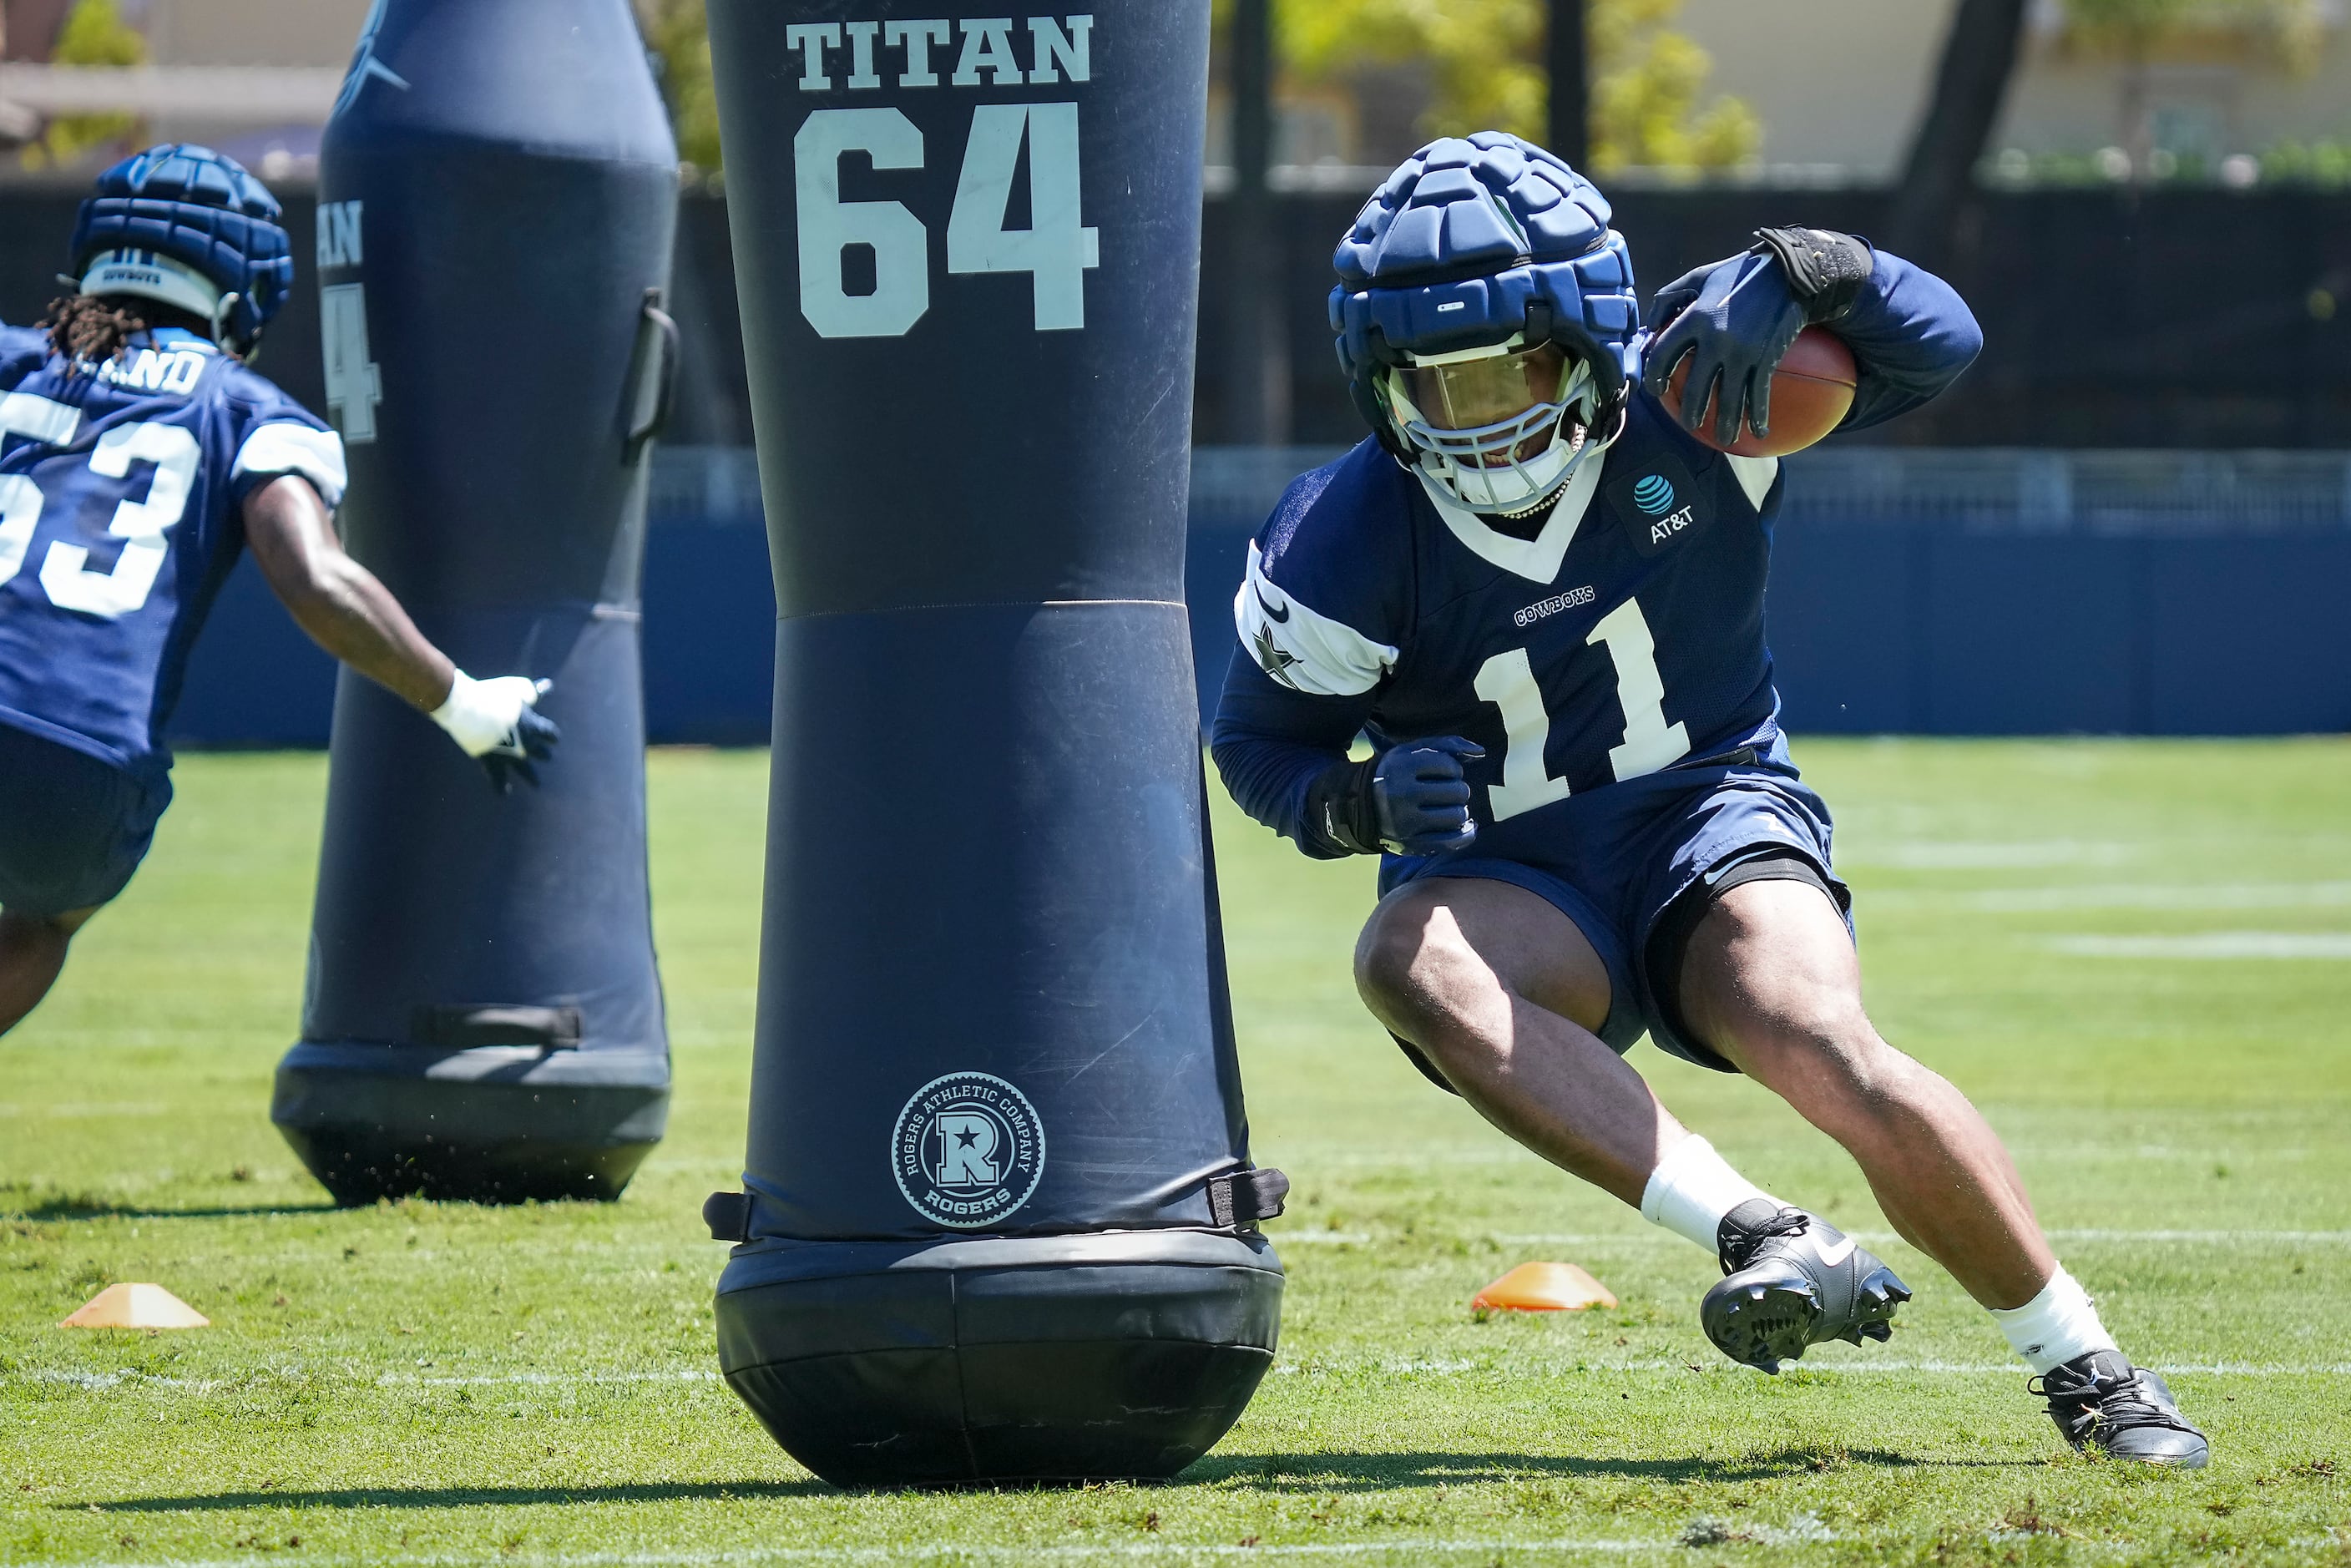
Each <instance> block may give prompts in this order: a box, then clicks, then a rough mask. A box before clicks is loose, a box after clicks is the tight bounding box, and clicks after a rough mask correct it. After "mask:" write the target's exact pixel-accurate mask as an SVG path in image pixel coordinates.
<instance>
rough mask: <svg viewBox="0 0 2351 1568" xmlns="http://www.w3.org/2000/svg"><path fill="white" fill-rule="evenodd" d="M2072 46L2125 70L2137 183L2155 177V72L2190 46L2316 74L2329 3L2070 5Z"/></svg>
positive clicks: (2128, 145) (2117, 1) (2166, 0)
mask: <svg viewBox="0 0 2351 1568" xmlns="http://www.w3.org/2000/svg"><path fill="white" fill-rule="evenodd" d="M2062 3H2063V5H2064V16H2065V35H2066V39H2065V41H2066V43H2067V45H2068V46H2069V47H2074V48H2078V49H2084V50H2086V51H2091V52H2096V53H2103V54H2106V55H2109V56H2112V57H2115V58H2116V59H2118V60H2120V62H2121V63H2122V66H2123V86H2122V100H2121V106H2120V109H2121V116H2120V118H2121V125H2120V133H2121V141H2122V147H2123V151H2124V152H2126V153H2127V154H2128V155H2129V157H2130V177H2131V181H2132V183H2134V184H2139V183H2145V182H2146V181H2147V178H2148V176H2149V175H2150V174H2151V173H2152V172H2154V162H2155V151H2156V148H2155V102H2154V92H2153V86H2154V69H2153V68H2154V66H2155V64H2156V62H2157V61H2158V59H2160V58H2162V57H2164V56H2165V55H2167V54H2168V53H2170V52H2173V51H2176V50H2180V49H2183V48H2187V49H2194V50H2202V51H2209V50H2210V49H2211V48H2212V47H2214V46H2216V45H2217V46H2219V47H2222V48H2224V49H2229V50H2232V51H2244V50H2252V51H2254V52H2258V53H2260V54H2262V55H2266V56H2267V57H2270V58H2271V59H2273V61H2274V62H2275V63H2277V64H2279V65H2281V66H2283V67H2284V68H2286V69H2287V70H2289V71H2293V72H2294V73H2296V74H2304V73H2307V72H2308V71H2310V70H2312V69H2314V68H2315V67H2316V65H2317V63H2318V56H2319V51H2320V49H2321V48H2322V47H2324V45H2325V26H2326V20H2327V17H2326V11H2327V6H2326V5H2325V0H2062Z"/></svg>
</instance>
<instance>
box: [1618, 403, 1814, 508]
mask: <svg viewBox="0 0 2351 1568" xmlns="http://www.w3.org/2000/svg"><path fill="white" fill-rule="evenodd" d="M1607 463H1608V468H1607V473H1608V479H1609V482H1610V484H1611V485H1612V486H1614V485H1615V484H1617V483H1620V482H1622V481H1623V480H1624V479H1625V476H1632V477H1633V482H1634V483H1636V484H1637V483H1639V482H1640V481H1641V480H1643V479H1647V478H1649V477H1650V476H1652V475H1654V476H1656V477H1657V478H1658V479H1660V480H1663V481H1664V482H1666V483H1667V484H1669V485H1671V486H1673V487H1674V488H1675V489H1677V490H1678V489H1680V488H1681V487H1682V486H1681V484H1680V483H1679V481H1680V480H1681V479H1682V478H1683V477H1684V476H1687V479H1688V481H1689V482H1690V483H1691V484H1693V485H1695V486H1701V487H1713V488H1715V489H1716V490H1717V491H1718V493H1719V494H1720V495H1722V496H1723V497H1726V498H1729V497H1737V498H1739V499H1740V500H1742V501H1743V502H1744V503H1745V505H1746V507H1748V509H1749V510H1750V511H1753V512H1756V513H1759V514H1761V513H1762V512H1764V511H1766V510H1768V509H1769V504H1770V498H1771V495H1772V492H1773V489H1774V487H1775V486H1776V485H1777V482H1778V480H1779V476H1780V460H1779V459H1778V458H1776V457H1734V456H1731V455H1729V453H1725V452H1719V451H1717V450H1716V449H1715V448H1713V447H1711V446H1708V444H1706V443H1704V442H1703V441H1700V440H1699V439H1698V437H1697V436H1695V435H1692V434H1690V433H1689V432H1688V431H1687V429H1685V428H1683V425H1682V423H1681V421H1680V420H1678V419H1677V418H1675V417H1674V415H1673V413H1672V411H1671V410H1669V409H1667V407H1666V405H1665V404H1664V403H1663V402H1659V401H1658V400H1657V397H1656V393H1654V392H1650V391H1649V389H1648V388H1646V387H1636V388H1635V389H1634V392H1633V395H1632V397H1631V398H1629V399H1627V400H1626V402H1625V428H1624V431H1623V433H1622V434H1619V435H1618V436H1617V438H1616V440H1615V442H1614V444H1613V445H1612V446H1611V447H1610V449H1609V452H1608V458H1607ZM1644 499H1646V498H1644Z"/></svg>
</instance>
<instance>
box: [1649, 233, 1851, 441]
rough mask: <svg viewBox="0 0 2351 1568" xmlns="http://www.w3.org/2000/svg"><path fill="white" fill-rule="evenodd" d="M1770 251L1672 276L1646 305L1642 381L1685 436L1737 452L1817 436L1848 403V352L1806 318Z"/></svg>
mask: <svg viewBox="0 0 2351 1568" xmlns="http://www.w3.org/2000/svg"><path fill="white" fill-rule="evenodd" d="M1818 308H1819V306H1818V301H1817V299H1815V300H1814V301H1813V302H1809V303H1808V302H1807V301H1806V300H1805V299H1802V298H1798V296H1797V293H1796V291H1795V289H1794V288H1792V287H1791V286H1790V284H1789V281H1788V275H1787V273H1786V271H1785V270H1784V269H1783V267H1782V263H1781V259H1780V257H1779V256H1776V255H1774V254H1772V253H1771V251H1769V250H1759V251H1754V252H1750V253H1748V254H1746V255H1744V256H1732V257H1731V258H1729V260H1727V261H1719V262H1716V263H1715V264H1714V265H1712V266H1711V267H1700V268H1698V270H1697V271H1695V272H1692V273H1689V274H1687V276H1685V277H1680V278H1677V279H1676V280H1675V281H1674V282H1673V283H1672V284H1671V285H1669V286H1668V287H1667V288H1665V289H1664V290H1663V291H1662V292H1660V293H1659V294H1658V296H1657V298H1656V302H1655V303H1654V304H1653V305H1652V306H1651V307H1650V311H1649V317H1650V330H1651V333H1652V336H1651V338H1650V340H1649V344H1648V352H1647V361H1646V370H1645V373H1644V376H1643V380H1644V381H1645V382H1646V384H1647V386H1648V388H1649V390H1650V391H1651V392H1655V393H1656V395H1657V396H1658V397H1659V398H1660V399H1662V400H1663V401H1664V402H1665V404H1666V406H1667V408H1669V409H1672V410H1673V411H1674V413H1675V415H1676V417H1677V418H1678V419H1680V421H1681V422H1682V424H1683V426H1684V427H1685V428H1687V430H1688V431H1689V432H1690V434H1693V435H1695V436H1697V437H1698V439H1699V440H1700V441H1702V442H1704V443H1706V444H1708V446H1711V447H1714V448H1715V449H1716V450H1718V451H1721V452H1728V453H1730V454H1732V455H1736V456H1740V457H1779V456H1784V455H1786V454H1788V453H1791V452H1801V451H1802V450H1803V449H1804V448H1805V447H1807V446H1810V445H1812V444H1813V443H1815V442H1817V441H1820V440H1821V439H1823V437H1824V436H1826V435H1827V434H1829V433H1830V432H1831V431H1834V429H1836V427H1837V425H1838V424H1839V423H1841V422H1842V421H1843V420H1844V416H1845V412H1846V411H1847V410H1848V409H1850V408H1851V407H1852V406H1853V399H1854V392H1855V385H1856V383H1857V382H1858V381H1859V374H1858V371H1857V368H1856V367H1855V363H1854V358H1853V351H1852V350H1850V349H1847V348H1846V347H1845V346H1844V342H1843V341H1841V340H1839V339H1838V338H1837V337H1836V336H1835V334H1834V333H1833V332H1831V331H1829V330H1828V329H1826V328H1824V327H1821V326H1816V325H1811V324H1809V319H1810V318H1811V317H1812V316H1813V314H1814V313H1815V312H1816V311H1817V310H1818Z"/></svg>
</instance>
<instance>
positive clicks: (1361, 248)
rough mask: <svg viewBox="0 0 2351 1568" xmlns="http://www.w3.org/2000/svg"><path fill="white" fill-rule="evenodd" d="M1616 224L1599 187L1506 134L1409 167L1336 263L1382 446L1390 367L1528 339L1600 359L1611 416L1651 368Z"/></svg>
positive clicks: (1347, 350)
mask: <svg viewBox="0 0 2351 1568" xmlns="http://www.w3.org/2000/svg"><path fill="white" fill-rule="evenodd" d="M1609 216H1610V214H1609V207H1608V202H1607V198H1605V197H1604V196H1603V195H1601V193H1600V192H1599V191H1598V190H1597V189H1596V188H1595V187H1594V186H1593V183H1592V182H1591V181H1589V180H1587V179H1585V178H1584V177H1583V175H1581V174H1579V173H1577V172H1575V171H1574V170H1573V169H1571V168H1569V167H1568V166H1567V164H1566V163H1565V162H1562V160H1560V159H1559V158H1556V157H1554V156H1553V155H1552V154H1551V153H1549V152H1544V151H1543V150H1542V149H1541V148H1540V147H1537V146H1535V145H1534V144H1533V143H1532V142H1530V141H1521V140H1520V138H1518V137H1516V136H1512V135H1510V134H1509V133H1508V132H1506V131H1478V132H1477V133H1475V134H1474V135H1471V136H1469V137H1468V138H1467V139H1461V138H1456V137H1447V138H1446V139H1445V140H1443V141H1432V142H1430V143H1429V144H1428V145H1427V146H1426V147H1424V148H1422V149H1421V150H1420V151H1419V152H1416V153H1414V154H1413V155H1412V156H1411V157H1410V158H1407V159H1405V161H1404V162H1403V164H1402V165H1401V166H1400V167H1398V168H1397V170H1396V172H1395V173H1393V174H1391V175H1389V176H1388V178H1387V181H1386V183H1384V184H1383V185H1381V186H1380V188H1379V189H1378V190H1376V191H1374V192H1373V193H1372V199H1371V200H1370V201H1368V202H1366V203H1364V210H1363V211H1362V212H1361V213H1359V214H1356V217H1355V223H1354V226H1353V228H1351V229H1349V230H1348V231H1347V234H1346V236H1345V237H1344V238H1343V239H1342V240H1340V242H1339V248H1338V252H1337V254H1336V255H1334V256H1332V266H1333V267H1336V268H1337V269H1338V273H1339V278H1340V282H1339V286H1338V287H1335V288H1333V289H1332V291H1331V330H1332V332H1333V333H1334V334H1335V335H1336V336H1337V339H1338V349H1339V364H1340V367H1341V368H1342V369H1343V370H1344V371H1346V373H1347V390H1348V391H1349V392H1351V393H1352V394H1353V397H1354V400H1355V406H1356V408H1357V409H1358V410H1360V411H1361V412H1362V413H1363V415H1364V419H1365V420H1367V421H1368V422H1369V423H1370V424H1371V426H1372V428H1373V430H1374V431H1375V432H1377V433H1378V434H1379V437H1380V439H1381V440H1382V442H1384V443H1385V444H1388V445H1389V446H1390V448H1391V449H1392V450H1393V449H1395V444H1396V437H1395V431H1394V430H1393V429H1391V428H1390V426H1389V423H1388V418H1387V413H1386V410H1385V409H1384V407H1383V405H1382V404H1381V402H1380V401H1379V398H1378V394H1377V392H1375V391H1374V382H1375V381H1376V379H1377V376H1378V374H1379V371H1380V369H1381V367H1383V366H1386V365H1395V364H1398V363H1401V362H1402V361H1401V356H1402V355H1403V354H1406V353H1411V354H1442V353H1451V352H1455V351H1457V350H1462V349H1474V348H1479V347H1482V346H1484V345H1486V344H1489V343H1499V342H1502V341H1504V340H1507V339H1508V338H1510V336H1511V335H1512V334H1513V333H1517V332H1520V331H1528V332H1529V336H1530V340H1534V339H1538V338H1541V339H1547V340H1551V341H1553V342H1557V343H1559V344H1561V345H1562V347H1565V348H1567V349H1569V350H1573V351H1575V352H1578V353H1580V354H1582V355H1583V357H1584V358H1585V359H1586V360H1588V361H1590V362H1591V365H1592V370H1593V379H1594V380H1595V381H1596V382H1598V383H1599V384H1598V389H1597V390H1598V392H1599V394H1600V406H1601V408H1602V409H1603V410H1604V411H1609V412H1613V411H1614V409H1615V408H1616V407H1617V405H1618V404H1619V403H1620V402H1621V401H1622V399H1623V398H1624V396H1625V389H1626V388H1627V387H1628V386H1629V385H1630V384H1631V383H1632V382H1633V381H1634V380H1635V379H1636V378H1637V376H1638V373H1639V371H1638V368H1637V366H1636V365H1635V362H1634V349H1633V340H1634V337H1635V334H1636V333H1637V332H1638V331H1639V329H1640V306H1639V302H1638V301H1637V300H1636V299H1635V296H1634V293H1633V258H1632V256H1631V255H1630V254H1629V253H1628V252H1627V251H1626V250H1625V239H1624V236H1623V235H1619V234H1618V233H1617V232H1616V231H1615V230H1614V229H1612V228H1610V227H1609V226H1608V220H1609ZM1530 329H1531V330H1530Z"/></svg>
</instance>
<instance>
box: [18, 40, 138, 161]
mask: <svg viewBox="0 0 2351 1568" xmlns="http://www.w3.org/2000/svg"><path fill="white" fill-rule="evenodd" d="M49 61H50V63H51V64H52V65H60V66H117V67H120V66H143V65H145V64H146V63H147V39H146V37H145V35H143V34H142V33H141V32H140V31H139V29H138V28H136V27H134V26H131V24H130V23H128V22H126V21H124V20H123V19H122V11H121V8H120V6H119V5H117V4H116V0H78V4H77V5H75V6H74V8H73V10H72V11H71V12H70V13H69V14H68V16H67V17H66V22H65V26H63V27H62V28H60V29H59V30H58V32H57V47H55V48H54V49H52V50H51V51H50V53H49ZM138 129H139V117H138V116H137V115H135V114H64V115H59V116H58V117H57V119H55V120H50V121H49V122H48V124H47V127H45V128H44V129H43V131H42V132H41V137H40V140H39V141H35V142H33V143H31V144H30V145H28V146H26V149H25V150H24V152H21V153H19V154H18V156H19V157H20V158H21V159H22V160H23V162H24V164H25V166H26V168H28V169H54V168H62V167H64V166H66V165H68V164H71V163H76V162H79V161H80V160H81V159H82V158H83V157H84V156H86V155H87V154H89V153H90V152H97V151H99V150H100V149H103V148H105V147H108V146H110V145H111V144H113V143H115V142H120V141H128V140H129V139H130V138H131V134H132V133H133V132H135V131H137V130H138Z"/></svg>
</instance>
